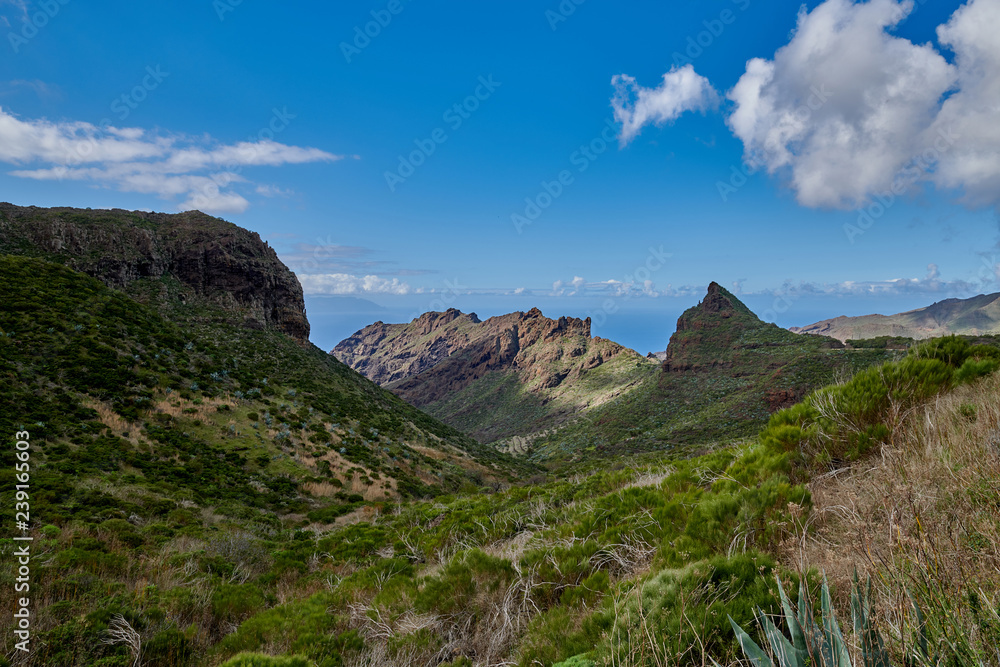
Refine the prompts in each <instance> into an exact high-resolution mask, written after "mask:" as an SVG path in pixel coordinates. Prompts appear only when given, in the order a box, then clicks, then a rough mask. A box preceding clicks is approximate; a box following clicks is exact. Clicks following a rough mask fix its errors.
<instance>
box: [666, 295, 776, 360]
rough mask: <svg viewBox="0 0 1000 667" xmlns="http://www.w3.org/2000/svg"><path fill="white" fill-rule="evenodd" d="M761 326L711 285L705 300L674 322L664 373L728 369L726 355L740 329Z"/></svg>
mask: <svg viewBox="0 0 1000 667" xmlns="http://www.w3.org/2000/svg"><path fill="white" fill-rule="evenodd" d="M760 325H763V323H762V322H761V321H760V320H759V319H758V318H757V317H756V316H755V315H754V314H753V313H752V312H750V310H749V309H748V308H747V307H746V306H744V305H743V303H742V302H741V301H740V300H739V299H737V298H736V297H734V296H733V295H732V294H730V293H729V292H728V291H727V290H725V289H724V288H723V287H721V286H720V285H719V284H718V283H714V282H713V283H712V284H710V285H709V286H708V292H707V293H706V294H705V298H704V299H702V300H701V302H700V303H699V304H698V305H697V306H694V307H693V308H688V309H687V310H686V311H684V313H683V314H682V315H681V316H680V317H679V318H678V319H677V330H676V331H675V332H674V334H673V335H672V336H671V337H670V343H669V344H668V345H667V351H666V354H665V356H664V360H663V370H664V371H665V372H668V373H671V372H673V373H677V372H683V371H691V370H701V369H708V368H718V367H719V366H727V365H729V364H730V360H729V359H728V355H729V353H730V352H731V349H732V347H733V345H734V343H735V339H736V338H737V337H738V336H739V335H740V334H741V333H742V328H743V326H747V327H755V326H760Z"/></svg>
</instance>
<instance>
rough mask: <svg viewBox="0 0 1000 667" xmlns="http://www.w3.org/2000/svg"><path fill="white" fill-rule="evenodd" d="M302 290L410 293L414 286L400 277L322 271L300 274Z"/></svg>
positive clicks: (330, 292) (321, 292) (336, 292)
mask: <svg viewBox="0 0 1000 667" xmlns="http://www.w3.org/2000/svg"><path fill="white" fill-rule="evenodd" d="M298 279H299V282H300V283H302V290H303V291H304V292H305V293H306V294H315V295H352V294H409V293H410V292H411V291H412V288H411V287H410V286H409V285H408V284H406V283H405V282H401V281H400V280H399V279H398V278H393V279H392V280H387V279H386V278H380V277H379V276H375V275H370V276H356V275H351V274H349V273H322V274H306V275H299V276H298Z"/></svg>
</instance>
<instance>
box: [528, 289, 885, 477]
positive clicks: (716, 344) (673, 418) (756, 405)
mask: <svg viewBox="0 0 1000 667" xmlns="http://www.w3.org/2000/svg"><path fill="white" fill-rule="evenodd" d="M899 354H902V353H901V352H898V351H892V350H886V349H878V348H874V349H855V348H851V347H845V346H844V345H842V344H840V343H839V342H838V341H836V340H833V339H830V338H825V337H822V336H798V335H795V334H793V333H790V332H788V331H786V330H784V329H781V328H780V327H778V326H776V325H774V324H768V323H765V322H762V321H761V320H760V319H759V318H758V317H757V316H756V315H754V314H753V312H751V311H750V309H749V308H747V307H746V305H744V304H743V303H742V302H741V301H740V300H739V299H738V298H736V297H735V296H734V295H733V294H731V293H730V292H728V291H727V290H725V289H724V288H722V287H720V286H719V285H717V284H715V283H713V284H712V286H710V287H709V291H708V294H707V295H706V297H705V299H703V300H702V302H701V303H699V304H698V305H697V306H694V307H692V308H690V309H688V310H687V311H685V312H684V314H682V315H681V317H680V318H679V319H678V322H677V330H676V332H675V333H674V334H673V336H672V337H671V339H670V343H669V345H668V346H667V357H666V359H665V361H664V362H663V365H662V367H661V368H660V370H659V371H658V372H657V373H655V374H652V375H649V376H646V377H643V378H642V380H641V382H640V384H639V386H638V387H637V388H636V389H635V390H633V391H631V392H629V393H628V394H625V395H623V396H622V397H620V398H617V399H615V400H613V401H609V402H608V403H607V404H605V405H603V406H601V407H599V408H597V409H595V410H593V411H591V412H589V413H588V414H586V415H585V416H584V417H583V418H582V419H580V420H578V421H577V422H574V423H572V424H570V425H569V426H567V427H565V428H563V429H560V430H558V431H556V432H555V433H547V434H544V435H542V436H540V437H537V438H535V439H534V440H533V442H532V443H531V445H530V446H529V450H528V451H529V452H530V453H531V456H532V457H533V458H535V459H536V460H540V461H549V462H552V461H575V460H580V459H581V458H584V457H586V456H587V455H588V454H589V455H595V454H596V455H615V454H618V453H621V452H623V451H629V452H636V451H656V450H670V451H675V452H683V451H699V450H702V449H704V447H705V446H708V445H711V444H713V443H720V442H728V441H730V440H733V439H739V438H747V437H750V436H752V435H753V434H754V433H755V432H756V431H757V430H759V429H760V428H761V426H763V425H764V424H765V423H767V420H768V419H769V418H770V416H771V414H773V413H774V412H775V411H776V410H778V409H780V408H782V407H787V406H789V405H791V404H793V403H795V402H796V401H798V400H800V399H801V398H802V397H803V396H805V395H806V394H807V393H808V392H810V391H812V390H813V389H816V388H818V387H821V386H823V385H826V384H829V383H831V382H834V381H835V380H838V379H842V378H846V377H850V376H851V375H853V374H854V373H855V372H857V371H859V370H861V369H864V368H867V367H869V366H871V365H873V364H878V363H882V362H884V361H887V360H890V359H893V358H895V357H896V356H898V355H899Z"/></svg>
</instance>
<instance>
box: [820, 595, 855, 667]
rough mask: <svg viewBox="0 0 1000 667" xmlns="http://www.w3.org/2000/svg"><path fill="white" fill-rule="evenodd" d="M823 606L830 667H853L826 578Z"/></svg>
mask: <svg viewBox="0 0 1000 667" xmlns="http://www.w3.org/2000/svg"><path fill="white" fill-rule="evenodd" d="M820 600H821V604H822V605H823V631H824V632H823V634H824V635H825V637H826V643H827V644H828V646H829V649H830V661H829V662H828V663H827V665H829V667H851V656H850V654H849V653H848V652H847V644H845V643H844V636H843V635H842V634H841V633H840V624H839V623H837V617H836V615H834V613H833V603H832V602H831V601H830V586H829V584H827V581H826V577H825V576H824V577H823V588H822V591H821V593H820ZM824 657H825V656H824Z"/></svg>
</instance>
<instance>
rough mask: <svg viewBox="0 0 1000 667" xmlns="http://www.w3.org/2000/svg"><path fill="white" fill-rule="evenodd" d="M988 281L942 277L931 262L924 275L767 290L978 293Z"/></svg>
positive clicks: (860, 293)
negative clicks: (976, 281)
mask: <svg viewBox="0 0 1000 667" xmlns="http://www.w3.org/2000/svg"><path fill="white" fill-rule="evenodd" d="M984 286H985V285H984V284H982V283H973V282H969V281H966V280H942V279H941V272H940V270H939V269H938V265H937V264H928V265H927V274H926V275H925V276H924V277H923V278H893V279H889V280H861V281H856V280H846V281H843V282H839V283H806V282H803V283H799V285H797V286H793V285H792V284H791V283H787V284H786V285H785V286H784V287H782V288H781V289H780V290H775V291H765V292H764V293H780V294H783V295H791V296H806V295H812V296H816V295H834V296H866V295H867V296H893V295H905V294H913V295H928V296H939V297H940V296H946V295H957V296H962V295H968V294H974V293H978V292H979V291H980V290H981V289H983V287H984Z"/></svg>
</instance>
